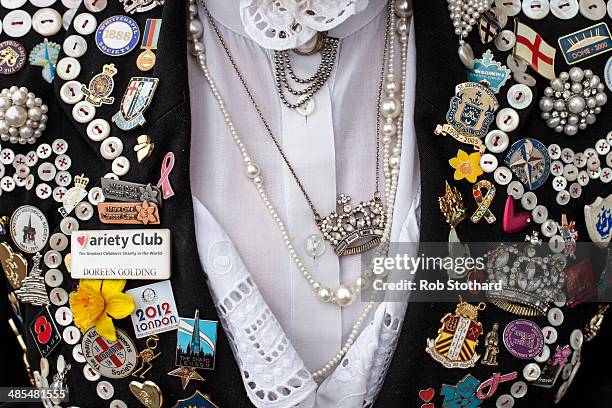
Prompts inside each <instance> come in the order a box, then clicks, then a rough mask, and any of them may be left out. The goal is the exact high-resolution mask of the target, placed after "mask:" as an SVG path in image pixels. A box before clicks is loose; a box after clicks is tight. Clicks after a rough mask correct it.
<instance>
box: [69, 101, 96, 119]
mask: <svg viewBox="0 0 612 408" xmlns="http://www.w3.org/2000/svg"><path fill="white" fill-rule="evenodd" d="M94 116H96V107H95V106H93V105H92V104H91V103H89V102H87V101H81V102H79V103H77V104H76V105H74V107H73V108H72V117H73V118H74V120H76V121H77V122H79V123H88V122H90V121H91V120H92V119H93V118H94Z"/></svg>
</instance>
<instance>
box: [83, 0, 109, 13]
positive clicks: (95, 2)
mask: <svg viewBox="0 0 612 408" xmlns="http://www.w3.org/2000/svg"><path fill="white" fill-rule="evenodd" d="M83 4H85V8H86V9H87V10H89V11H91V12H92V13H99V12H101V11H102V10H104V9H105V8H106V6H107V4H108V2H107V0H85V1H84V2H83Z"/></svg>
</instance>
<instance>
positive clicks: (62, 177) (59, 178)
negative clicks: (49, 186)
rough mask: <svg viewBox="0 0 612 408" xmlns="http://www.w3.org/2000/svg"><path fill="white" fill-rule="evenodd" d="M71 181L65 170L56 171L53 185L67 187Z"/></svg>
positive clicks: (70, 176)
mask: <svg viewBox="0 0 612 408" xmlns="http://www.w3.org/2000/svg"><path fill="white" fill-rule="evenodd" d="M71 181H72V175H71V174H70V173H68V172H67V171H65V170H62V171H58V172H57V174H56V175H55V184H57V185H58V186H59V187H67V186H69V185H70V182H71Z"/></svg>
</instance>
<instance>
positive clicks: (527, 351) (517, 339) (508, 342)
mask: <svg viewBox="0 0 612 408" xmlns="http://www.w3.org/2000/svg"><path fill="white" fill-rule="evenodd" d="M504 345H505V346H506V349H507V350H508V351H509V352H510V354H512V355H513V356H514V357H517V358H520V359H523V360H529V359H532V358H534V357H535V356H537V355H538V354H540V352H541V351H542V348H543V347H544V335H543V334H542V330H540V328H539V327H538V325H537V324H535V323H534V322H532V321H529V320H525V319H518V320H514V321H513V322H510V323H509V324H508V325H507V326H506V328H505V329H504Z"/></svg>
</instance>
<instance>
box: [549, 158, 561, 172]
mask: <svg viewBox="0 0 612 408" xmlns="http://www.w3.org/2000/svg"><path fill="white" fill-rule="evenodd" d="M563 169H564V166H563V163H562V162H561V161H560V160H555V161H553V162H552V163H550V174H552V175H553V176H560V175H562V174H563Z"/></svg>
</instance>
